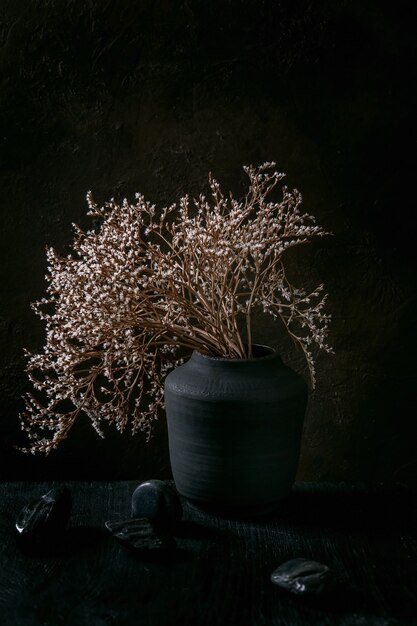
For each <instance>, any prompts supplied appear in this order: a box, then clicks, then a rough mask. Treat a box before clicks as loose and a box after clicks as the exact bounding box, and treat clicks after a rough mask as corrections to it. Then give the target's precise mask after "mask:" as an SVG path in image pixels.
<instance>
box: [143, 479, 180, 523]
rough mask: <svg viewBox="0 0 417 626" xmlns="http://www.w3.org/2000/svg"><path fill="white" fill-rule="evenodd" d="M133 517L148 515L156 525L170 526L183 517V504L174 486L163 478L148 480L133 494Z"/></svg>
mask: <svg viewBox="0 0 417 626" xmlns="http://www.w3.org/2000/svg"><path fill="white" fill-rule="evenodd" d="M132 515H133V517H146V518H147V519H149V520H151V521H152V522H153V523H154V524H155V525H157V526H161V527H168V526H172V525H174V524H176V523H178V522H179V521H180V519H181V517H182V505H181V501H180V499H179V496H178V494H177V492H176V491H175V489H174V487H173V486H171V485H170V484H169V483H167V482H164V481H163V480H147V481H145V482H143V483H141V484H140V485H139V486H138V487H136V489H135V491H134V492H133V494H132Z"/></svg>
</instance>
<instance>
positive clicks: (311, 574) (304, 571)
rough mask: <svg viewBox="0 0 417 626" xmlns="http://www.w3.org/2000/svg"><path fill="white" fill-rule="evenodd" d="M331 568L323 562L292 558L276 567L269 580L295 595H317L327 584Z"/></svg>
mask: <svg viewBox="0 0 417 626" xmlns="http://www.w3.org/2000/svg"><path fill="white" fill-rule="evenodd" d="M331 578H332V576H331V570H330V568H329V567H327V565H324V563H318V562H317V561H311V560H309V559H301V558H300V559H292V560H291V561H286V562H285V563H282V564H281V565H280V566H279V567H277V568H276V570H274V571H273V572H272V574H271V581H272V582H273V583H274V584H275V585H278V587H282V588H283V589H287V590H288V591H291V593H295V594H297V595H318V594H320V593H322V592H323V591H324V590H325V589H326V588H327V587H328V585H329V583H330V580H331Z"/></svg>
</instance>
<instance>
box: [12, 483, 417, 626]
mask: <svg viewBox="0 0 417 626" xmlns="http://www.w3.org/2000/svg"><path fill="white" fill-rule="evenodd" d="M65 484H66V485H67V486H68V487H69V488H70V490H71V493H72V496H73V513H72V516H71V519H70V523H69V525H68V530H67V531H66V533H65V535H64V537H63V541H62V546H61V547H60V548H59V549H58V550H57V551H55V552H54V553H52V554H45V555H39V554H38V555H36V556H33V555H32V556H29V555H27V554H23V553H22V552H21V551H20V550H19V548H18V546H17V543H16V535H15V529H14V524H15V520H16V517H17V514H18V513H19V511H20V509H21V508H22V506H23V505H24V504H26V503H27V502H31V501H33V500H36V499H37V498H38V497H39V496H41V495H42V494H44V493H45V492H46V491H48V490H49V489H50V488H51V487H53V486H58V484H57V483H29V482H25V483H21V482H20V483H11V482H9V483H3V484H0V533H1V535H0V537H1V544H0V624H1V626H9V625H10V626H12V625H13V626H32V625H34V626H35V625H36V626H37V625H42V626H55V625H57V626H58V625H61V624H65V625H68V626H99V625H100V626H108V625H117V626H124V625H129V626H130V625H155V626H156V625H158V626H164V625H167V626H173V625H176V624H178V625H180V624H181V626H187V625H190V626H216V625H219V624H222V625H223V624H224V625H225V626H226V625H227V626H231V625H235V624H236V625H239V626H275V625H276V626H278V625H280V626H281V625H282V626H297V625H300V624H305V625H307V626H314V625H316V624H317V625H319V626H327V625H333V624H334V625H337V626H350V625H357V626H372V625H378V626H394V625H397V624H401V625H403V624H404V625H408V624H409V625H416V624H417V541H416V513H415V510H414V507H413V505H414V504H415V500H414V497H413V493H411V492H410V491H409V490H406V489H403V488H393V487H392V488H389V489H387V488H384V487H383V486H373V487H372V488H369V487H368V488H366V487H364V486H349V485H346V484H329V483H317V484H313V483H299V484H297V485H296V486H295V488H294V490H293V493H292V494H291V496H290V497H289V498H288V499H287V500H285V502H283V503H282V506H281V509H280V511H279V512H278V513H277V514H275V515H274V516H273V517H271V518H269V519H267V520H265V521H239V520H230V519H229V520H227V519H222V518H220V517H217V516H215V515H212V514H206V513H203V512H202V511H199V510H198V509H196V508H194V507H193V506H191V505H190V504H188V503H186V502H184V517H183V521H182V523H181V525H180V527H179V528H178V530H177V531H176V539H177V549H176V551H175V552H174V553H173V555H171V556H168V557H167V556H160V555H157V554H156V555H155V554H154V555H153V556H151V555H150V556H148V557H146V558H145V557H144V556H143V555H142V554H137V553H135V552H132V551H130V550H129V549H127V548H126V547H125V546H123V545H122V544H120V543H119V542H118V541H116V540H115V539H114V538H113V537H112V536H111V535H110V534H109V533H108V531H107V530H106V529H105V528H104V522H105V521H106V520H108V519H115V518H123V517H128V516H129V515H130V497H131V494H132V492H133V490H134V488H135V487H136V485H137V484H138V483H137V482H135V481H123V482H106V483H104V482H94V483H91V482H88V483H87V482H78V483H76V482H67V483H65ZM297 557H306V558H311V559H314V560H317V561H321V562H323V563H326V564H327V565H329V566H330V567H331V568H332V570H333V571H334V572H335V575H336V576H337V586H336V589H335V590H334V591H333V592H332V593H331V594H330V595H327V596H323V597H320V598H317V599H311V600H308V599H306V598H302V597H298V596H294V595H292V594H290V593H289V592H286V591H283V590H281V589H279V588H278V587H276V586H274V585H273V584H272V583H271V582H270V574H271V572H272V571H273V570H274V569H275V568H276V567H277V566H278V565H279V564H281V563H282V562H284V561H286V560H288V559H293V558H297Z"/></svg>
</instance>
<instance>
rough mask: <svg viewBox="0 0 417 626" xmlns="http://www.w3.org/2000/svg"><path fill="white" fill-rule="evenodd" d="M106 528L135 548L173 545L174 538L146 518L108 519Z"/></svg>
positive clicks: (151, 548) (169, 546) (145, 548)
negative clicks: (156, 527)
mask: <svg viewBox="0 0 417 626" xmlns="http://www.w3.org/2000/svg"><path fill="white" fill-rule="evenodd" d="M106 528H107V530H109V531H110V532H111V533H112V534H113V535H114V536H115V537H116V538H117V539H120V540H121V541H122V542H123V543H126V544H128V545H130V546H132V547H133V548H136V549H137V550H154V549H157V548H163V549H167V548H168V549H169V548H174V547H175V539H174V538H173V537H171V536H170V535H166V534H163V533H161V532H160V531H158V530H156V529H155V527H154V525H153V524H152V522H151V521H150V520H149V519H146V518H131V519H127V520H108V521H107V522H106Z"/></svg>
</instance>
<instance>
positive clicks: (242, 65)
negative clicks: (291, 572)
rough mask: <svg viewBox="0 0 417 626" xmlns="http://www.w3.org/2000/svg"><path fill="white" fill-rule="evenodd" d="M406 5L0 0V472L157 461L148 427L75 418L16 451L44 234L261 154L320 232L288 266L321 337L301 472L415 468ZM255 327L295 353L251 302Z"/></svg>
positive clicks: (61, 243)
mask: <svg viewBox="0 0 417 626" xmlns="http://www.w3.org/2000/svg"><path fill="white" fill-rule="evenodd" d="M415 18H416V11H415V9H414V3H412V2H411V1H410V2H408V1H404V2H402V3H400V5H396V4H395V3H388V2H386V3H384V2H382V3H381V2H370V1H357V2H353V1H343V0H341V1H339V2H330V0H328V1H327V2H324V1H323V2H319V1H314V0H301V1H300V2H280V1H272V0H265V1H261V0H250V1H244V0H238V1H235V2H232V1H224V0H223V1H220V0H219V1H212V2H199V1H195V2H193V1H191V0H190V1H186V0H181V1H178V2H169V1H168V0H165V1H162V0H148V1H144V0H140V1H137V2H133V1H130V2H126V1H124V0H122V1H121V0H117V1H116V0H101V1H99V0H89V1H82V0H43V1H36V0H30V1H26V2H23V1H22V2H18V1H16V0H1V1H0V20H1V26H0V67H1V90H0V108H1V133H0V142H1V160H2V166H1V174H0V177H1V178H0V181H1V183H0V185H1V207H2V208H1V231H0V237H1V240H0V241H1V254H2V259H1V265H0V272H1V280H0V290H1V291H0V307H1V309H0V331H1V349H0V364H1V365H0V409H1V415H0V420H1V421H0V437H1V442H0V454H1V467H2V470H1V474H0V478H34V477H36V476H45V477H48V478H58V477H68V476H71V477H75V478H77V477H107V476H114V477H123V476H130V477H139V476H168V475H169V461H168V455H167V443H166V429H165V424H164V423H160V425H159V427H158V429H157V432H156V435H155V437H154V439H153V441H151V443H149V444H146V443H145V442H144V441H143V439H141V437H137V438H134V439H132V438H131V437H130V436H129V435H126V436H120V435H116V434H114V433H112V434H111V435H110V437H109V438H108V439H106V440H105V441H102V440H100V439H98V438H97V436H96V435H95V433H94V432H93V431H92V429H91V427H90V425H89V423H88V421H87V420H85V421H83V420H80V423H79V424H78V425H77V427H76V429H75V431H74V432H73V434H72V436H71V438H70V439H69V440H68V441H67V442H66V443H65V444H63V445H62V447H61V448H60V449H58V451H57V452H56V453H53V454H52V455H50V456H49V457H48V458H47V459H45V458H43V457H32V456H26V455H22V454H21V453H19V452H17V451H15V450H14V449H13V445H14V444H16V443H17V442H21V441H22V440H21V436H20V432H19V426H18V421H17V418H16V416H17V413H18V411H19V409H21V408H22V404H21V401H20V400H19V397H20V395H21V394H22V393H23V392H24V391H25V390H26V389H27V382H26V378H25V375H24V374H23V368H24V360H23V358H22V348H23V347H24V346H25V347H28V348H30V349H39V348H40V347H41V345H42V326H41V323H40V322H39V321H38V319H37V318H36V317H35V316H34V314H33V313H32V312H31V310H30V308H29V303H30V302H31V301H33V300H35V299H37V298H39V297H41V296H42V295H43V292H44V279H43V276H44V273H45V269H46V264H45V245H46V244H48V245H53V246H54V247H56V248H58V249H59V250H60V251H62V252H64V251H65V250H66V246H67V245H68V244H69V243H70V241H71V239H72V231H71V223H72V222H79V223H81V224H86V218H85V211H86V207H85V201H84V198H85V193H86V191H87V190H88V189H92V190H93V191H94V194H95V197H96V198H97V200H99V201H102V200H105V199H108V198H109V197H111V196H116V197H124V196H128V197H131V196H132V195H133V193H134V192H135V191H141V192H143V193H144V194H145V195H146V196H147V197H149V199H152V200H153V201H154V202H156V203H157V204H158V205H159V206H163V205H164V204H165V203H169V202H171V201H172V200H174V199H176V198H177V197H178V196H179V195H181V194H183V193H184V192H186V191H190V192H196V191H197V190H199V188H200V187H201V186H202V185H203V184H205V182H206V177H207V173H208V172H209V171H212V172H213V173H214V174H215V175H216V177H217V178H218V179H219V180H220V181H221V183H222V184H223V185H224V186H225V187H226V188H228V187H230V188H232V189H234V190H235V191H236V193H239V191H243V178H242V174H241V166H242V165H243V164H248V163H253V164H258V163H261V162H263V161H265V160H275V161H277V163H278V164H279V167H280V169H282V170H284V171H286V172H287V173H288V181H287V182H288V184H289V185H290V186H296V187H297V188H299V189H300V190H301V191H302V192H303V195H304V198H305V208H306V209H308V210H309V211H311V212H312V213H313V214H315V215H316V216H317V218H318V221H319V223H320V224H322V225H323V226H325V227H327V228H328V229H330V230H332V231H333V232H334V234H335V236H334V237H333V238H331V239H329V240H327V241H324V240H322V241H321V242H320V245H318V246H314V247H312V248H311V249H308V250H306V251H305V254H304V255H303V254H300V255H299V257H297V259H295V260H294V261H293V263H294V267H295V268H296V269H297V268H298V270H299V271H302V272H303V275H304V277H305V280H306V281H307V283H311V284H315V283H316V282H318V281H321V280H323V281H324V282H325V283H326V287H327V289H328V290H329V292H330V294H331V298H330V301H329V306H330V309H331V310H332V312H333V316H334V322H333V325H332V343H333V346H334V348H335V351H336V354H335V356H334V357H329V356H324V357H322V358H321V359H320V361H319V364H318V372H319V385H318V388H317V391H316V392H315V394H314V395H312V397H311V400H310V404H309V410H308V415H307V420H306V426H305V431H304V440H303V450H302V458H301V465H300V471H299V476H298V478H299V479H303V480H316V479H326V480H358V479H365V480H372V481H382V480H396V481H403V482H412V481H414V480H415V478H416V474H417V471H416V462H415V457H416V455H415V432H416V431H415V427H414V422H415V412H416V411H415V387H414V383H415V380H416V366H415V360H416V359H415V354H416V332H415V327H414V324H415V296H416V284H415V270H416V266H417V264H416V255H415V244H414V232H413V230H412V228H411V226H410V219H411V217H412V216H413V214H414V212H415V209H414V203H415V200H414V194H413V187H414V181H415V175H414V164H413V159H412V158H410V157H409V156H408V155H409V154H412V151H413V149H414V147H415V139H414V138H415V135H414V136H413V130H415V111H416V104H417V103H416V87H415V76H414V70H415V32H414V25H415ZM257 338H258V339H259V340H260V341H269V342H270V343H271V344H273V345H275V346H276V347H278V348H279V349H280V350H281V351H282V352H283V355H284V358H285V359H286V361H287V362H288V363H289V364H290V365H292V366H293V367H294V368H296V369H298V370H299V371H302V372H304V371H305V370H304V365H303V363H302V361H301V359H300V358H299V356H298V355H297V354H294V351H293V349H292V348H291V346H289V345H288V342H287V341H286V340H285V339H282V338H281V337H280V336H279V334H275V329H272V328H271V327H270V326H269V325H268V324H266V323H265V322H264V321H262V320H260V319H258V320H257Z"/></svg>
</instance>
